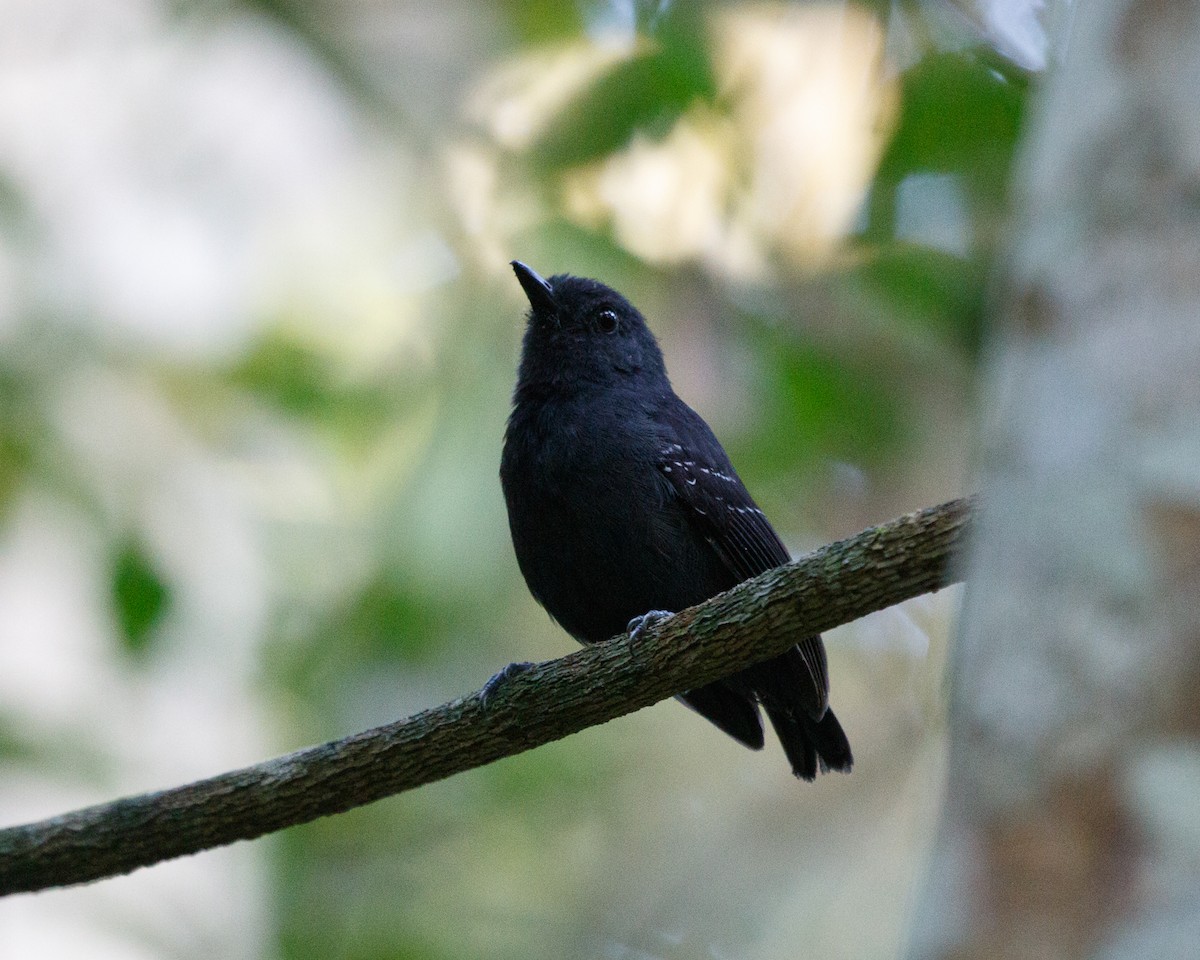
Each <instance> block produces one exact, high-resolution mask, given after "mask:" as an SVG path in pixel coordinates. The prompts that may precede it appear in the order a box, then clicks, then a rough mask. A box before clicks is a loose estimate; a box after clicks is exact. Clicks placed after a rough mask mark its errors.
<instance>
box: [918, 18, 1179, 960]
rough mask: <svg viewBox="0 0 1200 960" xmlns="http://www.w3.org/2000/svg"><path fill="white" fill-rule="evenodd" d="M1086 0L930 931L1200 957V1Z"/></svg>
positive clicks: (995, 498) (1033, 149) (1019, 192)
mask: <svg viewBox="0 0 1200 960" xmlns="http://www.w3.org/2000/svg"><path fill="white" fill-rule="evenodd" d="M1075 12H1076V17H1075V23H1074V24H1073V27H1072V29H1073V35H1072V37H1071V39H1070V43H1069V45H1068V46H1067V48H1066V49H1067V54H1066V59H1065V63H1064V64H1063V65H1062V66H1061V67H1060V68H1058V69H1057V70H1056V71H1054V72H1053V73H1052V75H1051V76H1049V77H1048V78H1047V84H1046V87H1045V89H1044V91H1043V94H1042V99H1041V102H1040V109H1039V110H1038V112H1037V113H1036V115H1035V117H1034V119H1033V121H1032V122H1031V125H1030V129H1029V130H1028V132H1027V146H1026V152H1025V156H1024V162H1023V164H1022V166H1021V167H1020V168H1019V169H1018V171H1017V182H1016V189H1015V200H1016V204H1017V206H1016V209H1017V213H1018V217H1017V222H1016V224H1015V227H1016V229H1015V231H1014V234H1013V238H1012V239H1013V246H1012V250H1011V256H1010V259H1009V263H1008V271H1007V275H1006V277H1005V278H1004V279H1005V282H1004V284H1003V285H1002V286H1001V289H1000V291H999V292H1000V294H1001V296H1002V306H1003V320H1002V323H1001V324H1000V327H999V329H998V331H997V333H996V336H995V337H994V338H993V342H992V350H991V353H990V357H989V360H990V372H989V376H988V378H987V387H988V390H987V393H986V395H985V405H986V406H985V409H986V410H987V411H988V413H987V416H988V420H989V422H988V423H986V424H985V426H984V443H985V447H984V457H983V462H982V472H983V477H982V480H983V482H982V491H983V496H984V500H983V515H982V518H981V520H980V522H979V525H978V526H977V528H976V535H975V537H974V543H973V549H972V550H971V552H970V556H969V559H968V563H969V570H968V579H967V582H968V592H967V599H966V603H965V609H964V612H963V626H962V630H961V631H960V638H959V642H958V647H957V650H956V651H955V654H954V659H953V667H952V671H953V675H952V693H951V706H950V740H951V753H950V763H949V780H948V786H947V791H948V792H947V799H946V807H945V811H944V814H943V820H942V823H941V826H940V828H939V836H938V840H937V843H936V845H935V849H934V853H933V860H932V867H931V874H930V877H929V880H928V883H927V887H926V889H925V891H924V894H923V897H922V900H921V902H920V904H919V907H918V910H917V913H916V917H915V921H914V926H913V936H912V941H911V950H910V955H911V956H912V957H916V958H951V957H952V958H956V960H959V958H971V960H976V958H979V960H983V958H1035V957H1036V958H1039V960H1043V958H1060V957H1062V958H1069V957H1100V958H1105V960H1123V958H1130V960H1133V958H1139V960H1140V958H1160V957H1170V958H1175V957H1178V958H1180V960H1182V958H1184V957H1188V958H1195V957H1200V3H1198V2H1190V3H1189V2H1169V0H1166V2H1151V0H1141V2H1139V0H1096V2H1089V3H1080V4H1078V5H1077V7H1076V9H1075Z"/></svg>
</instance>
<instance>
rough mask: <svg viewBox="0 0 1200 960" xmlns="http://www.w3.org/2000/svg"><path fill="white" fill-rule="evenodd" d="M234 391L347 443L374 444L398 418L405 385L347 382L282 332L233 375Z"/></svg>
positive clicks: (317, 355) (269, 337)
mask: <svg viewBox="0 0 1200 960" xmlns="http://www.w3.org/2000/svg"><path fill="white" fill-rule="evenodd" d="M228 379H229V381H230V382H231V383H232V384H233V386H235V387H237V388H239V389H241V390H244V391H246V392H247V393H249V394H251V395H252V396H255V397H257V398H259V399H260V400H262V401H264V402H265V403H268V404H270V405H271V406H273V407H276V408H277V409H279V410H282V411H283V412H284V413H288V414H291V415H292V416H295V417H299V418H301V419H304V420H306V421H309V422H311V423H314V424H320V425H325V426H328V427H331V428H333V429H334V430H335V431H336V432H337V433H338V434H339V435H340V436H341V437H342V438H350V439H362V440H370V439H371V438H373V437H374V436H375V434H376V433H377V432H378V431H380V430H382V429H385V428H387V427H388V426H389V425H390V424H391V423H392V422H393V421H394V417H395V414H396V408H397V403H398V395H397V393H396V391H399V390H400V389H402V384H401V383H399V382H398V381H397V382H394V383H392V384H391V385H389V387H387V388H384V387H380V386H378V385H376V384H373V383H356V382H352V381H348V380H347V379H346V378H345V377H343V376H341V375H340V374H339V372H338V371H336V370H335V369H334V367H333V364H332V363H331V362H330V360H329V358H327V357H326V356H324V355H322V354H321V353H319V352H318V351H316V350H314V349H313V348H311V347H309V346H306V345H304V344H301V343H298V342H297V341H295V340H293V339H291V338H289V337H288V336H287V335H286V334H283V333H281V332H279V331H278V330H276V331H273V332H270V333H268V334H266V335H265V336H264V337H263V338H262V339H261V340H259V341H258V343H257V344H255V345H254V346H253V347H252V348H251V349H250V350H249V351H248V352H247V353H246V355H245V356H244V357H243V358H242V359H241V360H240V361H239V363H238V364H237V365H236V366H235V367H234V368H233V369H232V370H230V371H229V374H228Z"/></svg>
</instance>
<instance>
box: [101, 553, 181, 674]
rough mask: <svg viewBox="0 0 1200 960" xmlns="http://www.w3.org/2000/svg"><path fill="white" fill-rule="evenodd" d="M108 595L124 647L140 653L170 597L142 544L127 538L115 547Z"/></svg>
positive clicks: (148, 641) (149, 640)
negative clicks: (111, 601)
mask: <svg viewBox="0 0 1200 960" xmlns="http://www.w3.org/2000/svg"><path fill="white" fill-rule="evenodd" d="M112 598H113V606H114V608H115V610H116V614H117V621H118V622H119V623H120V625H121V634H122V637H123V639H124V640H125V646H126V648H127V649H128V650H129V651H130V652H131V653H133V654H135V655H138V656H143V655H145V653H146V652H147V651H148V649H149V647H150V644H151V642H152V640H153V637H154V628H155V627H156V626H157V625H158V623H159V622H160V621H161V620H162V617H163V614H164V613H166V610H167V607H168V605H169V603H170V600H171V592H170V589H169V588H168V587H167V585H166V583H165V582H164V581H163V579H162V578H161V577H160V576H159V575H158V572H157V571H156V570H155V568H154V564H153V563H151V561H150V558H149V557H148V556H147V555H146V553H145V551H144V550H143V549H142V546H141V545H140V544H139V543H137V542H136V541H134V540H127V541H125V542H124V543H123V544H121V545H120V547H119V548H118V550H117V554H116V557H115V559H114V560H113V569H112Z"/></svg>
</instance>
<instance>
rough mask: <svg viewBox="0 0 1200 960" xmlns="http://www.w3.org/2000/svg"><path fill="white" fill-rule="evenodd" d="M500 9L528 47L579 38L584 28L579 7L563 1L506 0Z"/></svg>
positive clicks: (503, 0)
mask: <svg viewBox="0 0 1200 960" xmlns="http://www.w3.org/2000/svg"><path fill="white" fill-rule="evenodd" d="M500 9H501V10H503V11H504V13H505V15H506V16H507V17H508V20H509V22H510V23H512V24H513V25H514V26H515V28H516V30H517V33H518V34H519V35H520V37H521V39H522V40H523V41H524V42H525V44H526V45H527V46H537V45H538V44H541V43H546V42H547V41H550V40H559V39H562V38H564V37H576V36H578V35H579V34H580V32H582V30H583V26H584V23H583V18H582V17H581V16H580V13H579V5H578V4H575V3H562V2H561V0H502V2H501V3H500Z"/></svg>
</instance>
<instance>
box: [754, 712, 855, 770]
mask: <svg viewBox="0 0 1200 960" xmlns="http://www.w3.org/2000/svg"><path fill="white" fill-rule="evenodd" d="M763 707H764V709H765V710H766V711H767V717H768V718H770V720H771V726H773V727H774V728H775V733H776V734H777V735H778V736H779V742H780V743H781V744H783V752H784V753H785V754H786V755H787V758H788V761H789V762H790V763H791V765H792V773H794V774H795V775H796V776H797V777H799V778H800V779H801V780H813V779H815V778H816V776H817V771H818V770H820V772H821V773H828V772H829V771H830V770H839V771H841V772H843V773H849V772H850V768H851V766H853V764H854V757H853V755H852V754H851V753H850V741H849V740H847V739H846V733H845V731H844V730H842V725H841V724H840V723H838V718H837V717H836V716H834V713H833V711H832V710H826V711H825V715H824V716H823V717H821V719H820V720H814V719H813V718H812V717H810V716H809V715H808V714H807V713H804V712H803V711H792V710H786V709H783V708H781V707H778V706H776V705H774V704H763Z"/></svg>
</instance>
